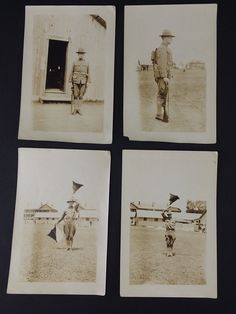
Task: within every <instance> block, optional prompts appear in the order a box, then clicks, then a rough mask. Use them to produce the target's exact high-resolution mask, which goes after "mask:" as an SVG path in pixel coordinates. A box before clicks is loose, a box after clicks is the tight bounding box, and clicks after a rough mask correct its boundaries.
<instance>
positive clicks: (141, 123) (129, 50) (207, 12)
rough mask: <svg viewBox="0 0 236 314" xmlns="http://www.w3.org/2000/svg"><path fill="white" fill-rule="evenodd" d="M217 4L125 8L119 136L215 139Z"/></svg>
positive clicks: (163, 139) (155, 138)
mask: <svg viewBox="0 0 236 314" xmlns="http://www.w3.org/2000/svg"><path fill="white" fill-rule="evenodd" d="M216 12H217V5H216V4H202V5H156V6H126V7H125V48H124V53H125V56H124V58H125V60H124V63H125V65H124V122H125V123H124V133H125V135H126V136H128V137H129V138H130V139H132V140H151V141H168V142H189V143H214V142H215V141H216Z"/></svg>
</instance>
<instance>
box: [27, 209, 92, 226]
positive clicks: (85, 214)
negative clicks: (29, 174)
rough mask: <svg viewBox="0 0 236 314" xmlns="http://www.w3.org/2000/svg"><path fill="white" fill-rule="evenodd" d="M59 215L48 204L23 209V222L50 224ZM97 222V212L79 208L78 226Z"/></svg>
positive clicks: (59, 214)
mask: <svg viewBox="0 0 236 314" xmlns="http://www.w3.org/2000/svg"><path fill="white" fill-rule="evenodd" d="M60 217H61V213H60V212H58V210H57V209H55V208H53V207H51V206H49V205H48V204H43V205H42V206H40V207H39V208H37V209H25V211H24V220H25V221H26V222H35V223H52V222H54V223H55V222H56V221H58V220H59V218H60ZM97 221H98V217H97V210H95V209H87V208H84V207H82V206H80V217H79V225H80V226H92V225H93V224H94V223H96V222H97Z"/></svg>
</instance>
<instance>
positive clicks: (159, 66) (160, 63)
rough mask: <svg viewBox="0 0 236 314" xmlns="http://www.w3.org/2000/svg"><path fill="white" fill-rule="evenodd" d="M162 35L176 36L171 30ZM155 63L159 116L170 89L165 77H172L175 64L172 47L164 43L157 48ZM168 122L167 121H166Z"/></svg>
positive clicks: (154, 55) (153, 56)
mask: <svg viewBox="0 0 236 314" xmlns="http://www.w3.org/2000/svg"><path fill="white" fill-rule="evenodd" d="M160 36H161V37H164V36H170V37H174V36H173V35H172V34H171V33H170V31H167V30H166V31H163V33H162V35H160ZM151 60H152V63H153V71H154V79H155V81H156V83H157V89H158V90H157V116H156V117H157V118H158V117H162V114H163V113H162V111H163V109H162V108H163V107H164V106H166V101H167V95H168V91H169V87H168V84H166V82H165V81H164V78H168V79H170V78H171V68H172V66H173V57H172V52H171V49H170V48H169V47H168V46H167V45H164V44H163V43H162V44H161V45H160V47H158V48H156V49H155V50H154V51H153V52H152V55H151ZM166 122H167V121H166Z"/></svg>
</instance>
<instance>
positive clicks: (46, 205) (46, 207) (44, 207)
mask: <svg viewBox="0 0 236 314" xmlns="http://www.w3.org/2000/svg"><path fill="white" fill-rule="evenodd" d="M48 210H49V211H51V212H57V210H56V209H55V208H53V207H51V206H49V205H48V204H43V205H42V206H40V207H39V208H38V209H37V211H48Z"/></svg>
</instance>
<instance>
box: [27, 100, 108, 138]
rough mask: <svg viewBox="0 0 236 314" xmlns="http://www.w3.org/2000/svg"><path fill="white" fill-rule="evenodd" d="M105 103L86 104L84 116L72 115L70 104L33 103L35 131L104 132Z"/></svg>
mask: <svg viewBox="0 0 236 314" xmlns="http://www.w3.org/2000/svg"><path fill="white" fill-rule="evenodd" d="M103 108H104V104H103V102H84V103H83V104H82V105H81V113H82V116H80V115H78V114H76V115H71V106H70V104H64V103H43V104H40V103H39V102H35V103H33V112H32V113H33V129H34V130H38V131H51V132H102V131H103Z"/></svg>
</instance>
